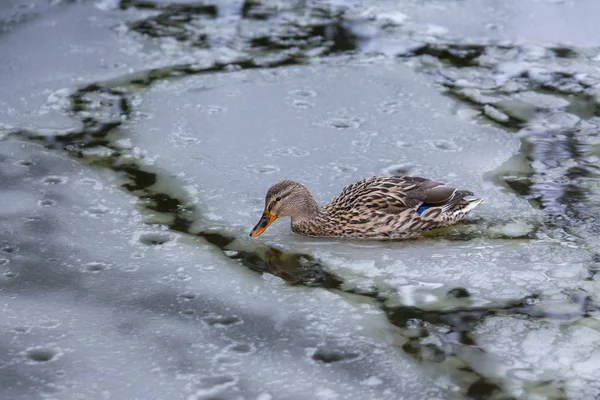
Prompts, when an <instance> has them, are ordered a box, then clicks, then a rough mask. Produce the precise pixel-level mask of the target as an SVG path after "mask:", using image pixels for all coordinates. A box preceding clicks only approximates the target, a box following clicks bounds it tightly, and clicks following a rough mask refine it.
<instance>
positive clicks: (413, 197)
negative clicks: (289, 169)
mask: <svg viewBox="0 0 600 400" xmlns="http://www.w3.org/2000/svg"><path fill="white" fill-rule="evenodd" d="M470 194H471V193H470V192H467V191H458V190H457V189H456V188H454V187H451V186H446V185H444V184H443V183H440V182H436V181H432V180H430V179H426V178H421V177H411V176H374V177H370V178H366V179H363V180H360V181H357V182H354V183H352V184H350V185H348V186H346V187H345V188H344V189H343V190H342V192H341V193H340V194H339V195H338V196H336V197H335V198H333V199H332V200H331V201H330V202H329V203H328V204H327V205H326V206H325V207H324V209H325V210H326V211H328V212H333V213H339V212H349V211H351V210H358V209H365V208H366V209H371V210H373V211H374V210H386V211H388V212H398V211H401V210H402V209H406V208H417V207H419V206H421V205H426V206H430V207H440V206H444V205H449V204H455V203H456V202H458V201H460V199H462V198H463V197H465V196H467V195H470Z"/></svg>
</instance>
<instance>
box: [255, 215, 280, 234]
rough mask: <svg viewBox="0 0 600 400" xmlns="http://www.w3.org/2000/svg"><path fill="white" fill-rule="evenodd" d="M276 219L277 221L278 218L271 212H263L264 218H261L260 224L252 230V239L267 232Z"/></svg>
mask: <svg viewBox="0 0 600 400" xmlns="http://www.w3.org/2000/svg"><path fill="white" fill-rule="evenodd" d="M276 219H277V217H276V216H274V215H273V214H271V213H270V212H269V211H267V210H265V211H264V212H263V215H262V217H260V221H258V224H256V226H255V227H254V229H252V232H251V233H250V236H252V237H257V236H259V235H260V234H261V233H263V232H264V231H266V230H267V228H268V227H269V225H271V224H272V223H273V221H275V220H276Z"/></svg>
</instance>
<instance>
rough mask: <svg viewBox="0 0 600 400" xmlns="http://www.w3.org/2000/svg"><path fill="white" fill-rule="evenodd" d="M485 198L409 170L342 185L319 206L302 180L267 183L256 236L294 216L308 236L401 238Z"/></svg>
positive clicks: (449, 220) (453, 218)
mask: <svg viewBox="0 0 600 400" xmlns="http://www.w3.org/2000/svg"><path fill="white" fill-rule="evenodd" d="M482 201H483V200H482V199H478V198H476V197H473V193H471V192H469V191H466V190H457V189H456V188H453V187H451V186H446V185H444V184H442V183H439V182H434V181H432V180H429V179H425V178H418V177H409V176H374V177H371V178H366V179H363V180H361V181H358V182H354V183H352V184H350V185H348V186H346V187H345V188H344V189H343V190H342V193H340V195H339V196H337V197H335V198H333V200H331V201H330V202H329V204H327V205H326V206H325V207H322V208H321V207H319V206H318V205H317V202H316V201H315V200H314V199H313V197H312V195H311V194H310V192H309V191H308V190H307V189H306V188H305V187H304V186H303V185H302V184H300V183H298V182H293V181H282V182H279V183H276V184H275V185H273V186H271V188H270V189H269V191H268V192H267V197H266V199H265V210H264V212H263V215H262V217H261V219H260V221H259V222H258V224H256V226H255V227H254V229H252V233H250V236H252V237H257V236H258V235H260V234H261V233H263V232H264V231H265V230H266V229H267V227H268V226H269V225H271V223H272V222H273V221H275V220H276V219H277V218H279V217H291V218H292V231H293V232H295V233H298V234H300V235H306V236H321V237H322V236H329V237H348V238H373V239H405V238H409V237H412V236H418V235H419V234H421V233H422V232H425V231H427V230H430V229H434V228H440V227H443V226H448V225H452V224H454V223H456V222H458V221H459V220H461V219H463V218H464V217H465V215H467V213H468V212H469V211H471V210H472V209H473V208H475V207H476V206H478V205H479V204H480V203H481V202H482Z"/></svg>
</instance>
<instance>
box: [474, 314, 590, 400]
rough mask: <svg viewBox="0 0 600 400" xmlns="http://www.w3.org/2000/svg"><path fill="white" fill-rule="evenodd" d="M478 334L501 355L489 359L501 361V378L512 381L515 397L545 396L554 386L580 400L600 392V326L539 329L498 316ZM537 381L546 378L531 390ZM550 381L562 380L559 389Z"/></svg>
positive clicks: (546, 326)
mask: <svg viewBox="0 0 600 400" xmlns="http://www.w3.org/2000/svg"><path fill="white" fill-rule="evenodd" d="M596 328H597V327H596ZM476 337H477V339H478V341H479V343H480V345H481V348H482V349H483V350H484V351H485V352H489V353H493V354H495V355H496V359H494V360H493V361H492V360H488V361H487V362H490V363H493V364H494V365H496V368H497V371H498V375H499V376H498V377H499V378H500V379H504V380H505V381H506V382H507V386H508V387H510V388H511V391H512V393H513V394H514V395H515V396H522V395H523V394H524V393H526V392H529V393H530V394H531V395H533V394H536V392H537V393H539V395H543V393H544V392H547V391H552V390H553V389H554V390H556V389H558V390H563V391H564V395H565V396H567V397H569V398H577V399H585V398H591V397H593V396H594V395H595V394H596V393H598V389H599V388H600V385H599V384H598V379H597V378H596V377H597V376H598V375H597V374H598V373H600V370H599V369H600V364H598V362H597V359H598V357H600V333H599V332H598V330H597V329H594V328H592V327H587V326H581V325H572V326H568V327H567V326H565V327H561V326H560V325H557V324H550V323H548V324H544V325H542V326H536V327H534V326H532V324H531V323H530V322H528V321H525V320H518V319H512V318H504V317H498V318H491V319H489V320H487V321H486V322H485V323H484V324H482V325H481V326H480V327H479V328H478V329H477V331H476ZM584 349H585V350H584ZM483 357H484V358H486V356H483ZM499 366H501V367H499ZM531 381H538V382H540V386H539V387H538V388H536V389H534V390H533V391H531V389H530V388H528V387H527V386H528V385H529V383H528V382H531ZM544 381H546V382H549V381H555V382H561V384H560V386H559V387H558V388H553V387H552V386H550V385H547V384H544V383H543V382H544ZM544 398H548V397H544Z"/></svg>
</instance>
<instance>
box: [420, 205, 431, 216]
mask: <svg viewBox="0 0 600 400" xmlns="http://www.w3.org/2000/svg"><path fill="white" fill-rule="evenodd" d="M429 208H431V207H430V206H420V207H419V208H417V214H419V215H421V214H423V212H425V210H427V209H429Z"/></svg>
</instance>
